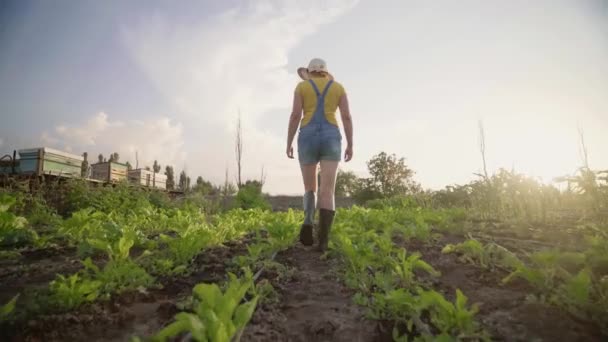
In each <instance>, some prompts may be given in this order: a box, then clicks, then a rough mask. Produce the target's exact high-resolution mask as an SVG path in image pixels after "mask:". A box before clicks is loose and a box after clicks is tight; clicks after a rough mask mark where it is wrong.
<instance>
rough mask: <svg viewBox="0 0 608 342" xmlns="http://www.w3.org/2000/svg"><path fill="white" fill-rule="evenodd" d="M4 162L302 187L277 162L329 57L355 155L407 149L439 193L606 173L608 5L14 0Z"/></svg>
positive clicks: (2, 67) (3, 23)
mask: <svg viewBox="0 0 608 342" xmlns="http://www.w3.org/2000/svg"><path fill="white" fill-rule="evenodd" d="M0 51H1V52H0V115H2V124H1V126H0V152H8V151H11V150H12V149H14V148H23V147H31V146H40V145H45V146H51V147H55V148H59V149H65V150H70V151H72V152H74V153H78V154H80V153H82V152H84V151H87V152H89V153H90V154H92V155H96V154H97V153H100V152H102V153H104V154H109V153H110V152H113V151H118V152H119V153H120V154H121V155H122V156H123V159H129V160H131V162H134V159H135V151H137V152H138V155H139V159H140V164H143V165H146V164H151V162H152V161H153V160H154V159H158V160H159V161H160V163H161V164H162V165H165V164H172V165H174V166H175V167H176V168H177V169H178V170H181V169H186V170H187V171H188V173H190V174H192V175H193V176H198V175H202V176H203V177H204V178H206V179H210V180H211V181H213V182H218V183H219V182H221V181H222V180H223V177H224V172H225V169H226V167H228V168H229V171H230V173H231V177H233V175H234V171H235V163H234V147H233V142H232V139H233V136H234V126H235V125H234V124H235V119H236V116H237V113H238V111H239V110H240V111H241V113H242V117H243V124H244V128H245V131H244V135H245V156H244V162H245V176H246V177H252V178H255V177H259V174H260V170H261V168H262V167H264V169H265V171H266V173H267V175H268V178H267V185H266V190H267V191H269V192H271V193H287V194H297V193H299V192H300V191H301V189H300V188H301V184H300V179H299V168H298V165H297V162H295V161H292V160H287V159H286V158H285V157H284V150H285V146H284V145H285V134H286V132H285V130H286V124H287V118H288V115H289V111H290V108H289V106H290V104H291V96H292V93H293V88H294V87H295V85H296V83H297V81H298V79H297V76H296V75H295V69H296V68H297V67H298V66H300V65H304V64H306V63H307V61H308V60H309V59H310V58H313V57H322V58H324V59H326V60H327V61H328V65H329V68H330V69H331V71H332V73H333V74H334V75H335V76H336V78H337V79H338V80H339V81H341V82H342V83H343V84H344V86H345V87H346V89H347V92H348V94H349V98H350V100H351V109H352V112H353V117H354V123H355V160H353V161H352V162H351V163H349V164H345V165H343V168H344V169H347V170H353V171H355V172H356V173H357V174H359V175H361V176H364V175H365V173H366V166H365V161H367V160H368V159H369V158H370V157H371V156H373V155H374V154H376V153H378V152H380V151H386V152H389V153H396V154H397V155H399V156H403V157H406V159H407V161H408V163H409V164H410V165H411V167H412V168H413V169H414V170H415V171H416V172H417V174H416V179H417V180H418V181H419V182H421V183H422V184H423V186H425V187H429V188H440V187H443V186H445V185H448V184H452V183H456V182H458V183H462V182H466V181H468V180H470V179H472V178H473V177H474V176H473V172H477V171H478V170H479V169H480V167H481V162H480V157H479V152H478V147H477V146H478V137H477V130H478V128H477V123H478V121H479V120H482V121H483V123H484V126H485V130H486V145H487V157H488V164H489V168H490V170H491V171H492V170H495V169H497V168H498V167H505V168H509V169H510V168H515V169H516V170H518V171H521V172H526V173H528V174H531V175H533V176H537V177H541V178H543V179H545V180H549V179H550V178H551V177H554V176H559V175H563V174H565V173H570V172H573V171H574V170H575V169H576V167H577V166H578V165H580V161H581V159H580V153H579V150H578V140H577V139H578V128H579V127H580V128H582V129H583V131H584V133H585V139H586V142H587V145H588V148H589V152H590V162H591V166H592V167H595V168H604V169H606V168H608V154H606V153H604V149H605V146H608V137H607V135H606V134H605V132H606V131H608V96H606V94H608V2H606V1H600V0H596V1H591V0H589V1H582V0H581V1H562V0H555V1H552V0H543V1H534V2H529V1H492V0H489V1H483V0H476V1H470V0H465V1H447V0H446V1H398V0H394V1H393V0H386V1H354V0H353V1H351V0H343V1H342V0H339V1H315V0H313V1H306V2H297V1H221V2H220V1H180V2H168V1H129V2H126V1H105V2H104V1H65V0H57V1H52V2H51V1H4V2H2V4H0Z"/></svg>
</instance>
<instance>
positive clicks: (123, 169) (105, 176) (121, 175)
mask: <svg viewBox="0 0 608 342" xmlns="http://www.w3.org/2000/svg"><path fill="white" fill-rule="evenodd" d="M127 171H128V168H127V164H121V163H115V162H102V163H97V164H93V165H91V178H92V179H96V180H100V181H104V182H108V183H117V182H120V181H125V180H127Z"/></svg>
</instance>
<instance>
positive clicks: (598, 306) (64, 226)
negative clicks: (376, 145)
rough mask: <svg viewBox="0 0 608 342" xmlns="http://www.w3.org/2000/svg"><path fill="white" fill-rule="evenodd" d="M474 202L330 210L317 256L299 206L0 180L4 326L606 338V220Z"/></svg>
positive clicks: (65, 335) (65, 333)
mask: <svg viewBox="0 0 608 342" xmlns="http://www.w3.org/2000/svg"><path fill="white" fill-rule="evenodd" d="M529 206H532V204H530V205H529ZM479 208H480V207H465V206H457V205H456V206H441V207H439V206H435V205H429V204H428V203H426V202H425V201H424V200H416V199H413V198H401V199H396V200H395V199H384V200H376V201H370V202H369V203H367V204H366V205H364V206H353V207H352V208H342V209H339V210H338V212H337V215H336V221H335V224H334V227H333V230H332V234H331V241H330V249H329V251H328V252H327V253H325V254H321V253H320V252H317V251H315V249H314V248H312V247H304V246H302V245H301V244H299V242H297V236H298V229H299V224H300V223H301V220H302V218H303V214H302V213H301V212H299V211H293V210H288V211H281V212H278V211H277V212H273V211H269V210H263V209H248V210H243V209H231V210H220V209H218V208H217V206H215V205H214V204H213V203H210V202H208V201H206V200H204V199H202V198H198V197H194V196H193V197H191V198H185V199H178V200H171V199H169V198H167V197H166V195H164V194H163V193H160V192H155V191H150V190H144V189H139V188H133V187H129V186H126V185H119V186H116V187H107V188H103V187H100V188H95V189H92V188H89V187H88V186H87V185H85V184H80V183H78V182H74V183H73V184H64V185H61V186H56V187H54V188H53V189H50V190H47V191H46V192H44V193H42V192H41V193H30V192H25V191H21V190H19V189H5V190H0V246H1V250H0V306H1V307H0V321H1V323H0V327H1V329H2V334H3V337H4V340H7V341H83V340H86V341H147V340H154V341H157V340H158V341H162V340H171V341H233V340H239V339H240V340H241V341H414V340H416V341H489V340H497V341H540V340H542V341H602V340H606V339H607V338H608V225H605V224H604V223H603V222H604V221H602V220H601V219H598V218H597V216H593V217H591V216H589V215H586V214H581V213H579V212H575V213H574V214H573V213H572V212H565V211H560V212H559V213H549V214H547V213H544V212H543V215H544V216H543V219H542V220H539V219H534V218H530V217H529V215H528V216H526V215H522V216H517V215H515V214H508V213H507V214H506V215H505V212H502V213H501V215H495V216H500V218H496V217H489V216H488V215H485V214H484V212H483V211H479V210H478V209H479ZM522 217H524V218H522Z"/></svg>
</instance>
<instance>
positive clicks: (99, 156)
mask: <svg viewBox="0 0 608 342" xmlns="http://www.w3.org/2000/svg"><path fill="white" fill-rule="evenodd" d="M104 159H105V158H104V157H103V154H101V153H100V154H99V155H98V156H97V160H98V161H99V162H100V163H103V161H104Z"/></svg>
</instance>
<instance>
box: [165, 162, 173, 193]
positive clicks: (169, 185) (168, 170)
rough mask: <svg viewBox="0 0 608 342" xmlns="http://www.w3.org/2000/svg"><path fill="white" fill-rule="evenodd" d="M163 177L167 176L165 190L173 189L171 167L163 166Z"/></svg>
mask: <svg viewBox="0 0 608 342" xmlns="http://www.w3.org/2000/svg"><path fill="white" fill-rule="evenodd" d="M165 176H167V190H173V189H175V174H174V172H173V166H169V165H167V166H165Z"/></svg>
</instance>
